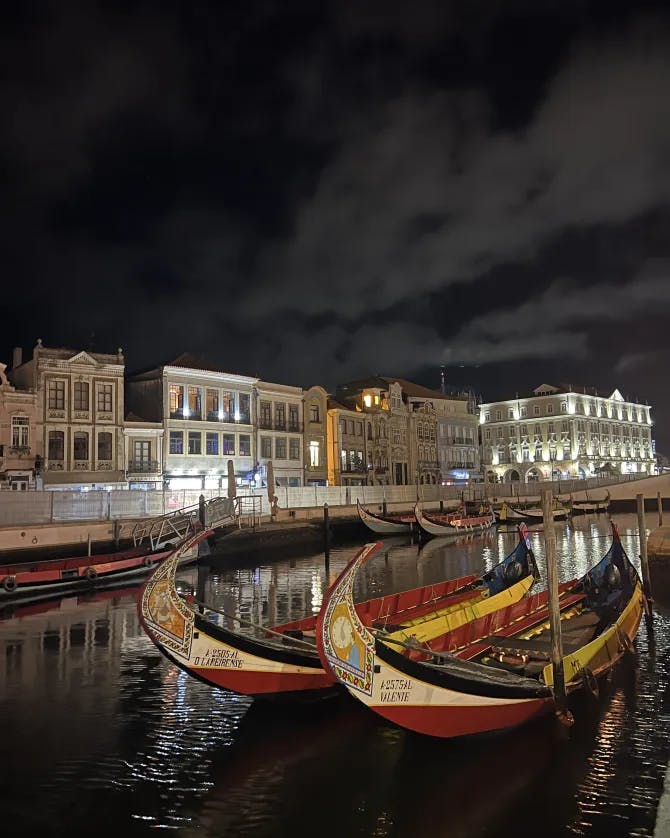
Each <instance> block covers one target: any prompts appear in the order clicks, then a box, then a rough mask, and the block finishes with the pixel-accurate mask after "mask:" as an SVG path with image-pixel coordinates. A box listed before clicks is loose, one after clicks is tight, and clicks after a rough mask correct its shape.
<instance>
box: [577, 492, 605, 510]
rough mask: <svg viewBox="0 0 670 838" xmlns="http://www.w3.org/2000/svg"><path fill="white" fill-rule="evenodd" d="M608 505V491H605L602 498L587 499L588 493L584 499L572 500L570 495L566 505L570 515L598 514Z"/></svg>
mask: <svg viewBox="0 0 670 838" xmlns="http://www.w3.org/2000/svg"><path fill="white" fill-rule="evenodd" d="M609 505H610V493H609V492H607V493H606V495H605V497H604V498H603V499H602V500H597V499H589V498H588V493H587V496H586V499H585V500H573V499H572V497H570V500H569V501H568V506H569V509H570V514H571V515H599V514H601V513H604V512H607V510H608V509H609Z"/></svg>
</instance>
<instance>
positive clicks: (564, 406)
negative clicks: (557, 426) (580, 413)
mask: <svg viewBox="0 0 670 838" xmlns="http://www.w3.org/2000/svg"><path fill="white" fill-rule="evenodd" d="M567 412H568V403H567V402H561V413H567Z"/></svg>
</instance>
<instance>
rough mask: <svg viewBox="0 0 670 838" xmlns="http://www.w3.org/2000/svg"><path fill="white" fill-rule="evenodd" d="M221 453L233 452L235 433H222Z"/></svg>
mask: <svg viewBox="0 0 670 838" xmlns="http://www.w3.org/2000/svg"><path fill="white" fill-rule="evenodd" d="M223 453H224V454H234V453H235V434H224V435H223Z"/></svg>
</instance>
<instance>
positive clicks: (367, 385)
mask: <svg viewBox="0 0 670 838" xmlns="http://www.w3.org/2000/svg"><path fill="white" fill-rule="evenodd" d="M393 383H398V384H399V385H400V386H401V387H402V389H403V392H404V394H405V395H406V396H415V397H418V398H422V399H445V400H447V401H464V402H466V401H468V397H467V396H455V395H451V394H449V393H442V392H440V390H431V389H430V388H429V387H424V386H423V385H421V384H415V383H414V382H413V381H408V380H407V379H406V378H390V377H388V376H385V375H373V376H370V377H369V378H359V379H357V380H356V381H348V382H346V383H345V384H341V385H340V386H339V387H338V390H339V391H340V392H341V391H348V392H349V393H351V394H352V395H353V394H355V393H357V392H359V391H360V390H372V389H377V390H388V387H389V384H393Z"/></svg>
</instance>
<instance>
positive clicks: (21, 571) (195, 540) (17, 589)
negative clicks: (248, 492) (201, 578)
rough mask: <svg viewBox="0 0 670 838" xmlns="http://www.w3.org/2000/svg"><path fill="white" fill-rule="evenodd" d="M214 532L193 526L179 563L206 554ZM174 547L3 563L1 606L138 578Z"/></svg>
mask: <svg viewBox="0 0 670 838" xmlns="http://www.w3.org/2000/svg"><path fill="white" fill-rule="evenodd" d="M197 526H198V527H199V526H200V525H199V524H198V525H197ZM211 534H212V532H211V530H202V529H200V530H199V531H197V532H194V531H193V529H191V535H190V536H187V538H186V541H182V542H181V545H182V546H181V548H180V550H181V552H180V557H179V565H180V566H181V565H185V564H188V563H190V562H194V561H195V560H196V559H197V558H198V556H199V555H207V554H208V553H209V545H208V543H207V541H206V538H207V536H209V535H211ZM174 549H175V545H174V544H170V545H165V546H162V547H159V548H158V549H155V550H152V548H151V547H150V546H148V545H147V546H145V547H135V548H131V549H128V550H120V551H118V552H115V553H100V554H98V555H92V556H80V557H76V558H69V559H45V560H43V561H32V562H22V563H20V564H19V563H12V564H5V565H0V608H1V607H2V606H3V605H4V604H5V603H14V602H17V601H21V602H28V601H30V602H34V601H37V600H42V599H48V598H51V597H58V596H63V595H65V594H69V593H72V592H73V591H79V590H87V589H99V588H105V587H110V586H116V585H120V584H124V583H127V582H129V581H132V580H133V579H137V580H139V579H141V578H142V577H144V576H146V575H147V574H148V573H150V572H151V570H152V569H153V568H154V567H155V566H156V565H157V564H159V563H160V562H162V561H163V559H165V558H167V557H168V556H170V555H172V553H173V551H174Z"/></svg>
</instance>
